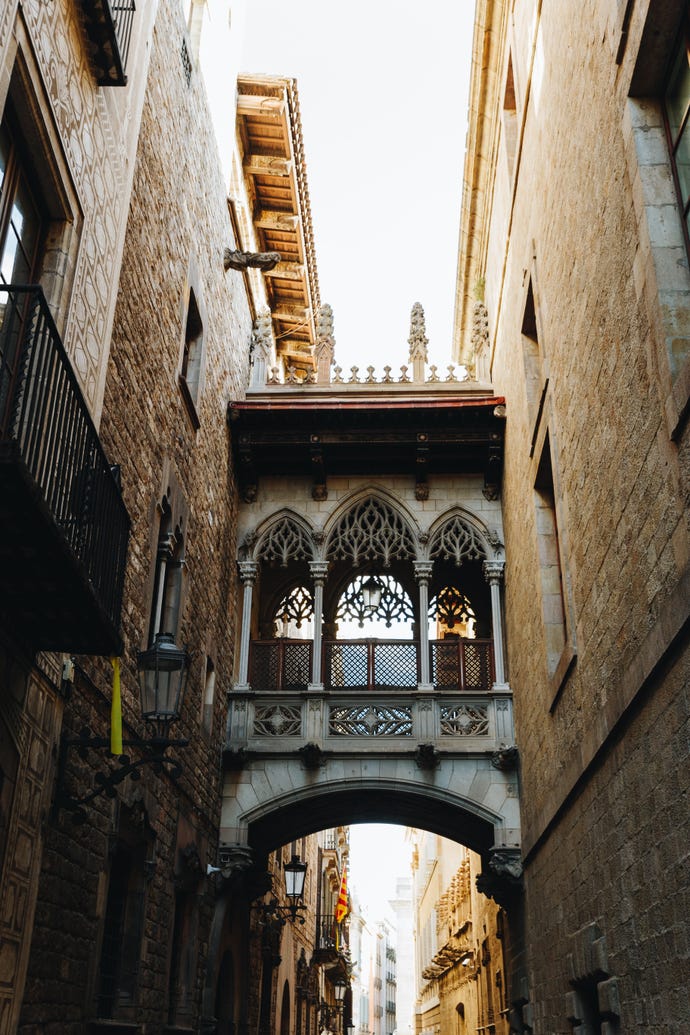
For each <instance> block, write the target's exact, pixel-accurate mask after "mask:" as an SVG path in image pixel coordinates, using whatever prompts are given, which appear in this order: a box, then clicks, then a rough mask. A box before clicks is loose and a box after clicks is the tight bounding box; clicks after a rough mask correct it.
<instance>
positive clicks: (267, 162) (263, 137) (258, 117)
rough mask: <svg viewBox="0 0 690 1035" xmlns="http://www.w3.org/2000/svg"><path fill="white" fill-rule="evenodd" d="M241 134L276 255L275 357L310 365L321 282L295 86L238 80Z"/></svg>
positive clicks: (259, 228)
mask: <svg viewBox="0 0 690 1035" xmlns="http://www.w3.org/2000/svg"><path fill="white" fill-rule="evenodd" d="M237 88H238V98H237V132H238V137H239V143H240V149H241V153H242V165H243V173H244V179H245V184H246V187H247V194H248V196H249V199H250V205H251V208H252V222H253V225H254V229H255V233H256V237H257V241H258V245H259V250H260V251H262V252H279V253H280V255H281V262H279V263H278V265H277V266H275V267H274V269H272V270H269V271H266V272H265V273H264V277H265V283H266V291H267V295H268V304H269V307H270V309H271V316H272V320H273V332H274V335H275V339H276V346H277V352H278V355H279V356H282V357H284V358H285V361H286V365H288V366H290V365H294V366H298V367H301V368H303V369H304V368H313V347H314V342H315V339H316V335H315V314H316V312H317V310H318V308H319V305H320V301H319V285H318V277H317V271H316V258H315V254H314V236H313V229H312V222H311V209H310V205H309V191H308V187H307V179H306V166H305V160H304V145H303V140H302V127H301V122H300V115H299V102H298V97H297V85H296V83H295V80H293V79H283V78H280V77H272V76H240V77H239V78H238V81H237Z"/></svg>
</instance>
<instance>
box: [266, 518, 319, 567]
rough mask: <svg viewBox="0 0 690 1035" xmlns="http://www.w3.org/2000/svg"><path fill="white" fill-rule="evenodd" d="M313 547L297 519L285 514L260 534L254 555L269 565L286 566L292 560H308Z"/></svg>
mask: <svg viewBox="0 0 690 1035" xmlns="http://www.w3.org/2000/svg"><path fill="white" fill-rule="evenodd" d="M313 555H314V548H313V544H312V541H311V538H310V536H309V533H308V532H307V530H306V529H305V528H304V526H303V525H302V524H300V522H299V521H295V519H294V518H292V517H290V516H289V515H287V514H285V515H283V516H282V517H280V518H278V520H277V521H275V522H274V523H273V524H272V525H271V526H270V527H269V528H268V529H267V530H266V531H265V532H264V533H263V534H262V536H261V538H260V540H259V542H258V544H257V547H256V553H255V557H256V560H257V561H266V563H268V564H271V565H277V566H279V567H281V568H287V567H288V565H289V564H290V563H291V562H293V561H310V560H312V559H313Z"/></svg>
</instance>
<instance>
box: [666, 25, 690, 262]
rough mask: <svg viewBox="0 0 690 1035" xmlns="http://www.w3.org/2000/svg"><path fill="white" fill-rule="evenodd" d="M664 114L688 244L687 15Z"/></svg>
mask: <svg viewBox="0 0 690 1035" xmlns="http://www.w3.org/2000/svg"><path fill="white" fill-rule="evenodd" d="M664 114H665V121H666V131H667V134H668V142H669V147H670V150H671V161H672V165H673V175H674V179H675V182H676V189H677V191H678V200H679V203H680V208H681V212H682V214H683V227H684V232H685V241H686V244H687V245H688V246H689V248H690V124H689V123H690V16H688V17H687V18H686V20H685V23H684V25H683V28H682V31H681V33H680V40H679V43H678V47H677V49H676V52H675V54H674V57H673V60H672V62H671V72H670V76H669V79H668V84H667V87H666V91H665V93H664Z"/></svg>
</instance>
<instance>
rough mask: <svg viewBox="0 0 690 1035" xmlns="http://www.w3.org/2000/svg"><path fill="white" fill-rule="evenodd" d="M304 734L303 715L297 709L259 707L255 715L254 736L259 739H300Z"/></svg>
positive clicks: (282, 705) (275, 705)
mask: <svg viewBox="0 0 690 1035" xmlns="http://www.w3.org/2000/svg"><path fill="white" fill-rule="evenodd" d="M301 732H302V714H301V710H300V709H299V708H297V707H291V706H290V705H285V704H271V705H264V706H263V707H258V708H257V709H256V712H255V714H254V734H255V736H257V737H299V735H300V733H301Z"/></svg>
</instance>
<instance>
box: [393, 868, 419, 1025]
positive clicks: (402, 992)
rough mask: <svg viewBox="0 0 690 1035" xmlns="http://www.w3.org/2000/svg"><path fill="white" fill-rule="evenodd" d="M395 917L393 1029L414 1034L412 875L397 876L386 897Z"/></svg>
mask: <svg viewBox="0 0 690 1035" xmlns="http://www.w3.org/2000/svg"><path fill="white" fill-rule="evenodd" d="M390 906H391V909H392V910H393V914H394V916H395V931H396V942H395V952H396V968H395V997H394V998H395V1012H396V1018H395V1019H396V1023H395V1028H396V1031H397V1033H398V1035H414V1004H415V986H414V972H415V970H414V918H413V913H412V878H411V876H410V877H398V879H397V880H396V882H395V895H394V897H393V898H392V899H391V900H390Z"/></svg>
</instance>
